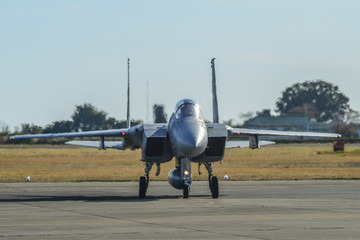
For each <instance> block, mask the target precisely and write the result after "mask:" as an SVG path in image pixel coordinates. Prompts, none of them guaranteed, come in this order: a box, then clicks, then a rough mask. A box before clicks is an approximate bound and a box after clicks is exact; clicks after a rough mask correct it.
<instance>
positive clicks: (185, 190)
mask: <svg viewBox="0 0 360 240" xmlns="http://www.w3.org/2000/svg"><path fill="white" fill-rule="evenodd" d="M183 198H189V186H187V185H184V187H183Z"/></svg>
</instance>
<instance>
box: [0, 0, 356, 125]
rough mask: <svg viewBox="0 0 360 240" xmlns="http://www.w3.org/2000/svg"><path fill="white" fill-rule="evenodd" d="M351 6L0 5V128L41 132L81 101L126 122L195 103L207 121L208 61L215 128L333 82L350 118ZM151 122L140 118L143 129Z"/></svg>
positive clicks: (202, 2) (197, 0)
mask: <svg viewBox="0 0 360 240" xmlns="http://www.w3.org/2000/svg"><path fill="white" fill-rule="evenodd" d="M359 9H360V2H359V1H349V0H343V1H331V0H323V1H320V0H318V1H316V0H315V1H314V0H312V1H307V0H304V1H285V0H284V1H270V0H263V1H260V0H258V1H256V0H255V1H254V0H251V1H250V0H249V1H235V0H234V1H231V0H228V1H224V0H222V1H221V0H191V1H190V0H189V1H187V0H181V1H180V0H174V1H165V0H164V1H157V0H154V1H145V0H144V1H136V0H135V1H91V0H90V1H88V0H87V1H36V0H34V1H16V0H15V1H1V2H0V36H1V37H0V89H1V90H2V91H1V96H2V101H1V103H0V109H1V113H0V121H1V122H2V123H6V124H8V125H9V126H10V127H11V128H14V127H16V126H20V124H21V123H24V122H27V123H34V124H37V125H40V126H45V125H46V124H49V123H51V122H53V121H56V120H67V119H70V117H71V114H72V113H73V112H74V109H75V105H80V104H83V103H85V102H89V103H91V104H93V105H95V106H96V107H98V108H99V109H101V110H104V111H105V112H107V113H108V114H109V116H112V117H116V118H118V119H124V118H125V117H126V81H127V69H126V61H127V58H130V59H131V115H132V117H133V118H136V119H139V118H140V119H146V112H147V111H148V110H147V109H146V105H147V104H146V81H148V82H149V89H150V95H149V98H150V106H152V104H153V103H161V104H165V107H166V110H167V112H168V114H170V113H171V112H172V111H173V108H174V106H175V104H176V102H177V101H178V100H180V99H181V98H185V97H190V98H193V99H195V100H196V101H198V102H199V103H200V105H201V107H202V111H203V115H204V117H205V118H207V119H212V110H211V94H210V93H211V69H210V60H211V58H213V57H215V58H216V71H217V81H218V101H219V107H220V119H221V120H227V119H229V118H234V119H235V121H236V122H239V121H241V120H240V118H239V116H240V114H241V113H246V112H249V111H253V112H256V111H260V110H262V109H264V108H271V109H275V103H276V101H277V99H278V98H279V97H280V96H281V92H282V91H283V90H284V89H285V87H288V86H290V85H292V84H294V83H296V82H301V81H305V80H312V79H323V80H326V81H329V82H331V83H333V84H336V85H338V86H339V87H340V90H341V91H342V92H343V93H344V94H345V95H347V96H348V97H349V98H350V105H351V107H352V108H353V109H355V110H360V94H359V89H360V47H359V42H360V28H359V22H360V15H359V14H358V10H359ZM150 120H151V119H150Z"/></svg>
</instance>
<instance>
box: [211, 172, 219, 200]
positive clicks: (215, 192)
mask: <svg viewBox="0 0 360 240" xmlns="http://www.w3.org/2000/svg"><path fill="white" fill-rule="evenodd" d="M210 186H211V195H212V198H218V197H219V183H218V179H217V177H215V176H213V177H212V178H211V181H210Z"/></svg>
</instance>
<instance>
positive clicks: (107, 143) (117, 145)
mask: <svg viewBox="0 0 360 240" xmlns="http://www.w3.org/2000/svg"><path fill="white" fill-rule="evenodd" d="M65 144H68V145H75V146H81V147H90V148H99V141H69V142H65ZM104 144H105V146H106V148H115V149H118V150H123V149H124V146H123V142H122V141H105V142H104Z"/></svg>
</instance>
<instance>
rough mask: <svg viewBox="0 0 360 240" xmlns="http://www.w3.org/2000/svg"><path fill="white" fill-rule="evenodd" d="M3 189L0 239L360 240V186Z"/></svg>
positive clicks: (7, 186)
mask: <svg viewBox="0 0 360 240" xmlns="http://www.w3.org/2000/svg"><path fill="white" fill-rule="evenodd" d="M219 186H220V197H219V198H218V199H212V198H211V196H210V191H209V187H208V183H207V182H193V184H192V188H191V192H190V197H189V199H182V197H181V191H178V190H176V189H173V188H171V187H170V186H169V184H168V183H167V182H155V181H154V182H150V185H149V189H148V193H147V198H146V199H138V197H137V195H138V183H137V182H80V183H34V182H30V183H0V239H262V240H265V239H274V240H275V239H317V240H320V239H360V181H356V180H354V181H352V180H351V181H323V180H319V181H259V182H252V181H241V182H232V181H220V182H219Z"/></svg>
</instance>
